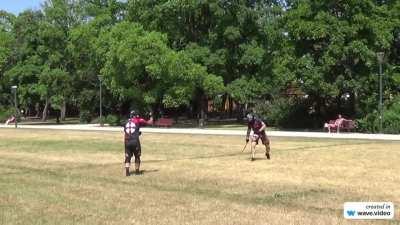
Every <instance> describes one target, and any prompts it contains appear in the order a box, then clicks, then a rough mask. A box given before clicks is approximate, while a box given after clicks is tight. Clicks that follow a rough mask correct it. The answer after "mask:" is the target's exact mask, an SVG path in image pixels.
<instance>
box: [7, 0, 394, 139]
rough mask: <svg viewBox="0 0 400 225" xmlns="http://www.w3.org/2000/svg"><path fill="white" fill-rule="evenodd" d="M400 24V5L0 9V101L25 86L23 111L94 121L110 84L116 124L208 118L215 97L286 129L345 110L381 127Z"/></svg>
mask: <svg viewBox="0 0 400 225" xmlns="http://www.w3.org/2000/svg"><path fill="white" fill-rule="evenodd" d="M399 18H400V1H373V0H363V1H331V0H322V1H311V0H301V1H261V0H257V1H244V0H238V1H216V0H207V1H194V0H191V1H183V0H173V1H172V0H159V1H120V0H107V1H105V0H101V1H100V0H96V1H93V0H80V1H72V0H46V1H45V2H44V4H43V5H42V8H41V9H40V10H37V11H34V10H26V11H24V12H22V13H20V14H19V15H18V16H15V15H12V14H10V13H7V12H5V11H0V104H1V105H4V106H9V105H11V104H12V102H11V101H10V86H12V85H18V99H19V105H20V107H21V108H25V109H29V110H28V111H29V112H32V113H33V112H34V111H37V112H36V113H37V114H39V113H41V114H42V117H43V119H46V116H47V115H46V112H47V110H50V112H55V111H57V112H58V111H61V112H63V113H61V114H62V115H65V113H68V112H69V113H70V114H73V115H77V114H78V113H80V112H81V114H83V115H86V114H90V113H93V112H97V111H98V107H99V106H98V105H99V104H98V101H99V97H100V96H99V95H100V93H99V89H100V85H101V87H102V97H103V107H104V108H103V109H104V112H105V113H106V114H113V115H123V114H126V113H127V112H128V111H129V109H130V108H137V109H140V110H142V111H153V112H154V113H155V115H157V114H158V112H161V111H165V110H167V111H171V112H178V111H180V112H181V111H183V110H187V111H190V113H189V114H190V116H191V117H192V118H199V117H200V116H201V117H202V119H205V118H206V115H205V114H206V112H207V104H206V103H207V101H208V100H214V101H215V102H214V105H216V106H217V108H219V109H220V110H225V111H226V112H229V114H230V116H237V114H240V113H242V112H243V111H244V110H246V109H248V108H251V107H252V106H254V105H257V104H258V103H259V102H261V103H262V104H261V105H259V106H257V107H259V108H265V109H263V110H262V111H265V112H267V114H268V116H269V117H270V119H271V121H273V123H274V124H277V125H278V126H282V127H308V128H311V127H316V126H317V124H318V123H320V122H321V121H324V120H326V119H329V118H330V117H331V115H332V114H337V113H342V114H345V115H348V116H349V117H351V118H364V119H368V123H370V122H371V121H372V120H374V119H373V118H374V116H372V115H374V113H373V112H374V111H376V110H377V109H378V108H377V105H378V104H377V102H378V94H377V91H378V84H379V76H377V73H378V69H379V63H378V60H377V57H376V53H377V52H381V51H382V52H384V53H385V57H384V60H383V63H382V68H383V74H384V77H383V81H384V87H383V88H384V89H383V94H384V100H385V102H387V101H388V99H390V98H391V96H394V95H397V94H398V93H399V91H400V75H399V74H400V71H399V64H400V19H399ZM99 75H101V76H102V80H99ZM288 92H291V93H289V95H287V94H288ZM282 96H291V97H290V99H286V100H285V99H283V97H282ZM304 96H307V99H303V98H302V97H304ZM345 96H347V97H345ZM231 100H232V101H233V102H234V103H235V104H226V103H227V101H231ZM233 105H236V106H238V107H237V108H236V109H235V110H236V111H234V108H233ZM222 106H224V107H222ZM226 106H228V108H227V109H225V107H226ZM232 113H236V115H234V114H232ZM292 116H295V117H294V118H296V119H293V118H292ZM84 117H86V116H84ZM388 117H390V118H392V117H393V116H389V115H388ZM392 119H395V118H392ZM362 121H364V120H361V124H363V122H362ZM300 123H301V124H300ZM368 123H365V124H366V126H369V125H367V124H368ZM384 126H385V127H387V129H389V130H390V132H392V131H393V130H394V128H393V126H392V124H391V123H385V124H384ZM361 127H363V125H362V126H361ZM365 130H371V131H372V130H373V131H374V132H375V131H376V129H375V128H368V129H367V128H365Z"/></svg>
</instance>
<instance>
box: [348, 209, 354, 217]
mask: <svg viewBox="0 0 400 225" xmlns="http://www.w3.org/2000/svg"><path fill="white" fill-rule="evenodd" d="M355 213H356V211H354V210H347V215H348V216H354V214H355Z"/></svg>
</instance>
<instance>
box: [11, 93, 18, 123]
mask: <svg viewBox="0 0 400 225" xmlns="http://www.w3.org/2000/svg"><path fill="white" fill-rule="evenodd" d="M17 88H18V86H16V85H14V86H11V92H12V93H13V94H14V106H15V116H14V117H15V128H17V127H18V104H17Z"/></svg>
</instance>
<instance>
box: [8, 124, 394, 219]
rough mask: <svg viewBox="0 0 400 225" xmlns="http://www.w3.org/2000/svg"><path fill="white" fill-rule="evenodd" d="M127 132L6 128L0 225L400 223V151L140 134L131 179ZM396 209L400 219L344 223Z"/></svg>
mask: <svg viewBox="0 0 400 225" xmlns="http://www.w3.org/2000/svg"><path fill="white" fill-rule="evenodd" d="M122 138H123V137H122V133H117V132H77V131H43V130H40V131H39V130H22V129H18V130H14V129H0V224H6V225H10V224H11V225H14V224H62V225H64V224H85V225H86V224H89V225H90V224H124V225H125V224H140V225H143V224H157V225H158V224H168V225H175V224H177V225H178V224H179V225H180V224H202V225H203V224H206V225H216V224H232V225H240V224H257V225H258V224H272V225H275V224H279V225H281V224H293V225H294V224H296V225H297V224H299V225H301V224H317V225H323V224H400V215H399V214H400V175H399V172H400V163H399V161H400V142H382V141H365V140H327V139H294V138H272V139H271V141H272V160H270V161H268V160H266V159H265V156H264V154H263V153H264V152H263V151H261V148H259V151H258V154H257V160H256V161H254V162H251V161H250V160H249V156H250V155H249V153H248V151H247V152H245V153H241V152H240V151H241V149H242V147H243V146H244V137H243V138H241V137H240V138H239V137H232V136H201V135H168V134H143V135H142V145H143V146H142V148H143V158H142V160H143V164H142V169H143V170H144V173H143V175H141V176H131V177H125V176H124V169H123V163H122V162H123V157H124V154H123V145H122ZM346 201H391V202H393V203H394V204H395V212H396V215H395V219H394V220H390V221H389V220H386V221H378V220H373V221H365V220H364V221H354V220H346V219H344V218H343V203H344V202H346Z"/></svg>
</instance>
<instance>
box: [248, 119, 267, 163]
mask: <svg viewBox="0 0 400 225" xmlns="http://www.w3.org/2000/svg"><path fill="white" fill-rule="evenodd" d="M246 117H247V121H248V122H247V135H246V142H249V137H250V131H251V130H252V131H253V135H252V137H251V139H252V143H251V147H252V148H251V149H252V156H251V160H254V154H255V152H254V151H255V146H256V145H257V144H258V141H259V139H261V142H262V143H263V145H264V146H265V156H266V157H267V159H270V151H271V149H270V146H269V145H270V142H269V139H268V137H267V134H266V133H265V128H266V127H267V126H266V125H265V123H264V121H262V120H261V119H260V118H258V117H256V116H255V115H254V114H253V113H249V114H247V116H246Z"/></svg>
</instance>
